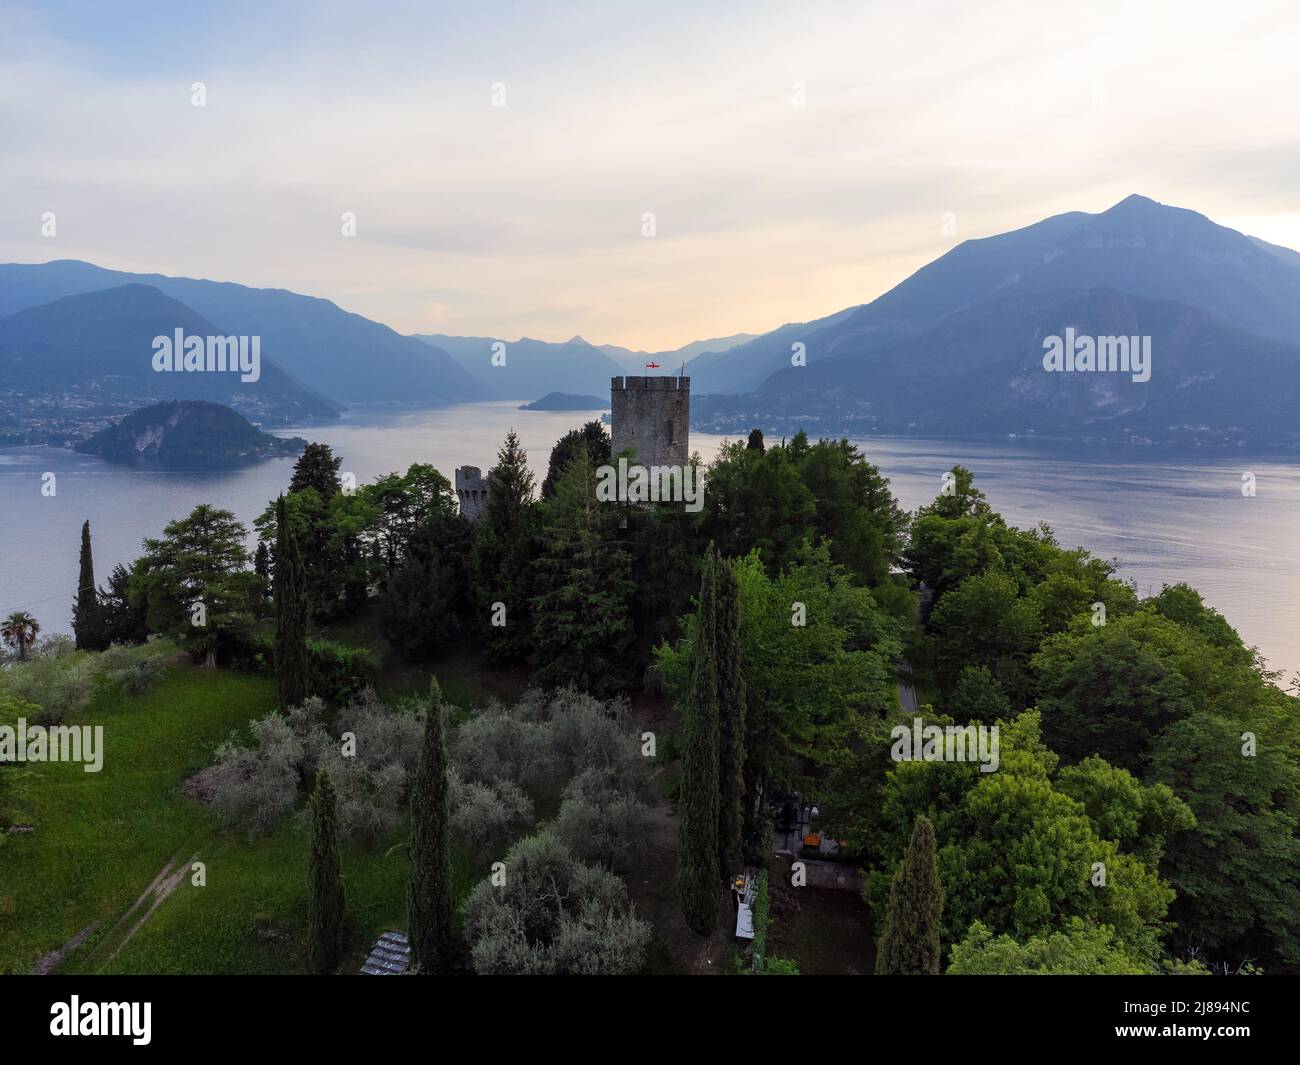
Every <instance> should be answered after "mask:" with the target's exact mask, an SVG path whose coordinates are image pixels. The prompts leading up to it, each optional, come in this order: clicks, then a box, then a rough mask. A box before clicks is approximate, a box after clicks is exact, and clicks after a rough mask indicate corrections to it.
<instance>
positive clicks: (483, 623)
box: [470, 429, 537, 664]
mask: <svg viewBox="0 0 1300 1065" xmlns="http://www.w3.org/2000/svg"><path fill="white" fill-rule="evenodd" d="M534 482H535V478H534V477H533V473H532V470H530V469H529V468H528V456H527V454H526V453H525V452H524V449H523V447H522V446H521V445H520V443H519V437H518V436H516V435H515V431H514V430H513V429H511V430H510V432H509V433H507V434H506V440H505V444H504V445H502V447H501V450H500V451H499V452H497V464H496V465H495V466H494V467H493V468H492V469H491V471H489V473H488V498H487V505H486V506H485V507H484V510H483V516H482V518H480V519H479V520H478V521H477V522H475V523H474V544H473V549H472V554H471V561H470V571H471V573H472V574H473V586H474V589H475V592H476V602H475V609H474V618H475V622H476V625H477V628H478V633H479V638H480V641H481V643H482V645H483V652H484V655H485V656H486V657H487V659H488V661H489V662H492V663H495V664H502V663H507V662H517V661H519V660H520V659H522V658H525V657H526V656H527V655H528V653H529V651H531V650H532V649H533V632H532V621H531V616H530V613H529V611H530V602H529V601H530V599H531V598H532V591H531V573H530V570H531V568H532V564H533V561H534V559H535V554H536V545H535V543H534V536H535V533H536V525H537V522H536V516H537V512H536V504H535V503H534V501H533V485H534ZM498 604H500V606H501V607H504V610H505V613H504V617H502V614H501V611H500V609H499V607H498ZM502 622H504V623H502Z"/></svg>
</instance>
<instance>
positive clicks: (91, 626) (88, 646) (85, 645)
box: [72, 521, 108, 651]
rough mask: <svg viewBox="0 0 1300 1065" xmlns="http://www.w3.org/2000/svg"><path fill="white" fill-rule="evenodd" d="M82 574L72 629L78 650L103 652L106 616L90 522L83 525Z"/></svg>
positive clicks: (73, 610)
mask: <svg viewBox="0 0 1300 1065" xmlns="http://www.w3.org/2000/svg"><path fill="white" fill-rule="evenodd" d="M80 569H81V573H80V576H79V577H78V578H77V601H76V603H75V604H74V605H73V607H72V631H73V632H74V633H75V634H76V637H77V650H79V651H102V650H103V649H104V648H105V647H106V646H108V645H107V643H106V642H105V640H104V616H103V611H102V610H101V609H100V606H99V595H98V594H97V592H96V591H95V562H94V558H93V556H92V554H91V550H90V522H88V521H87V522H84V523H83V524H82V526H81V567H80Z"/></svg>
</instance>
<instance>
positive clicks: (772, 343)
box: [687, 196, 1300, 394]
mask: <svg viewBox="0 0 1300 1065" xmlns="http://www.w3.org/2000/svg"><path fill="white" fill-rule="evenodd" d="M1093 288H1111V289H1115V290H1117V291H1120V292H1126V293H1129V294H1131V295H1134V296H1139V297H1144V298H1148V299H1160V300H1173V301H1176V302H1179V303H1184V304H1187V305H1189V306H1192V307H1197V308H1200V309H1201V310H1204V311H1206V312H1208V313H1209V314H1210V315H1212V316H1213V317H1214V318H1216V319H1218V320H1219V321H1220V322H1222V323H1223V324H1224V325H1227V326H1233V327H1237V328H1240V329H1244V330H1247V331H1249V332H1252V333H1255V334H1258V335H1259V336H1261V337H1271V338H1274V339H1278V340H1282V341H1289V340H1291V339H1292V338H1294V337H1297V336H1300V256H1297V255H1296V253H1294V252H1291V251H1290V250H1289V249H1285V248H1277V247H1275V246H1273V245H1269V244H1266V243H1264V242H1263V241H1258V240H1255V239H1252V238H1250V237H1247V236H1244V235H1243V234H1241V233H1238V232H1237V231H1236V230H1232V229H1228V228H1226V227H1224V226H1220V225H1217V224H1215V223H1214V222H1212V221H1210V220H1209V219H1208V218H1206V217H1205V216H1204V215H1201V214H1197V213H1196V212H1194V211H1188V210H1183V209H1181V208H1177V207H1168V206H1164V205H1162V204H1159V203H1156V202H1155V201H1153V200H1149V199H1147V198H1145V197H1143V196H1130V197H1128V198H1127V199H1125V200H1122V201H1121V202H1120V203H1118V204H1116V205H1115V206H1114V207H1112V208H1110V209H1109V210H1107V211H1104V212H1102V213H1100V214H1095V215H1093V214H1085V213H1082V212H1072V213H1069V214H1062V215H1056V216H1054V217H1052V218H1048V219H1045V220H1044V221H1042V222H1038V223H1036V224H1034V225H1031V226H1027V227H1025V228H1024V229H1018V230H1015V231H1013V232H1010V233H1003V234H1000V235H998V236H994V237H987V238H984V239H981V240H968V241H965V242H963V243H962V244H960V245H958V246H957V247H956V248H953V249H952V251H950V252H948V253H947V254H945V255H943V256H941V257H940V258H938V259H936V260H935V261H934V262H932V263H930V264H929V265H928V266H925V267H923V268H922V269H920V270H918V271H917V272H916V273H914V274H913V275H912V276H911V277H909V278H907V279H906V280H905V281H903V282H901V283H900V284H899V285H897V286H895V287H894V288H892V289H891V290H890V291H888V292H886V293H885V294H884V295H882V296H880V297H879V298H878V299H876V300H873V301H872V302H871V303H868V304H864V305H862V306H860V307H855V308H850V309H848V310H845V311H841V312H839V313H838V314H835V315H831V316H830V317H828V318H823V319H820V320H818V321H815V322H810V323H807V324H805V325H798V326H783V327H782V328H781V329H778V330H775V331H773V332H772V333H768V334H765V335H764V336H761V337H759V338H758V339H757V340H753V341H750V342H749V343H747V344H742V345H740V346H738V347H736V348H733V349H732V350H731V351H729V352H726V353H725V354H723V355H721V356H712V357H710V356H703V357H701V358H700V359H697V360H696V361H695V362H694V363H692V364H691V365H690V366H688V367H687V372H688V373H689V374H691V376H692V378H693V380H692V391H693V392H695V393H696V394H701V393H705V392H715V391H728V390H731V391H752V390H753V389H754V388H755V387H757V386H756V384H755V383H754V377H755V376H756V375H757V374H760V373H763V371H766V373H774V372H776V371H777V370H781V369H785V368H787V367H789V366H790V355H791V344H793V343H795V342H800V343H803V344H804V345H805V350H806V354H807V360H808V365H809V366H812V365H814V364H815V363H816V362H817V361H818V360H819V359H823V358H827V357H832V356H837V355H854V356H856V357H858V358H863V359H869V358H871V357H872V356H873V353H875V352H878V351H881V350H884V349H887V348H890V347H892V346H894V345H896V344H897V343H899V342H900V341H902V340H903V339H904V338H906V337H909V336H915V335H917V334H918V333H920V332H922V331H924V330H925V329H928V328H930V327H931V326H933V325H935V324H936V323H937V322H939V321H940V320H942V319H944V318H945V317H947V316H948V315H951V314H954V313H956V312H957V311H960V310H962V309H963V308H966V307H970V306H973V305H975V304H977V303H979V302H980V301H982V300H985V299H988V298H989V297H990V296H992V295H994V294H995V293H1000V292H1008V291H1025V292H1059V291H1081V290H1088V289H1093ZM697 364H698V365H697Z"/></svg>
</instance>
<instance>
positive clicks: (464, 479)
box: [456, 466, 488, 521]
mask: <svg viewBox="0 0 1300 1065" xmlns="http://www.w3.org/2000/svg"><path fill="white" fill-rule="evenodd" d="M487 496H488V481H487V478H486V477H484V476H483V471H482V470H480V469H479V468H478V467H477V466H457V467H456V498H457V499H459V500H460V512H461V514H463V515H464V516H465V517H466V518H468V519H469V520H470V521H478V519H479V518H481V517H482V516H483V508H484V507H485V506H487Z"/></svg>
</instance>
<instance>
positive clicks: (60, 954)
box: [32, 921, 99, 976]
mask: <svg viewBox="0 0 1300 1065" xmlns="http://www.w3.org/2000/svg"><path fill="white" fill-rule="evenodd" d="M98 927H99V922H98V921H96V922H95V923H94V924H88V925H86V927H85V928H83V929H82V930H81V931H80V932H78V933H77V934H76V935H75V936H73V937H72V938H71V939H69V940H68V941H67V942H66V943H64V944H63V946H61V947H58V948H57V949H55V950H52V951H50V952H49V953H48V954H42V955H41V956H40V958H38V959H37V961H36V964H35V965H34V966H32V975H33V976H49V975H50V973H52V972H54V970H55V969H57V968H58V967H59V966H60V965H62V964H63V959H64V958H66V957H67V956H68V955H69V954H71V953H72V952H73V951H74V950H76V949H77V948H78V947H79V946H81V944H82V943H84V942H86V939H87V938H88V937H89V936H90V933H91V932H93V931H94V930H95V929H96V928H98Z"/></svg>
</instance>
